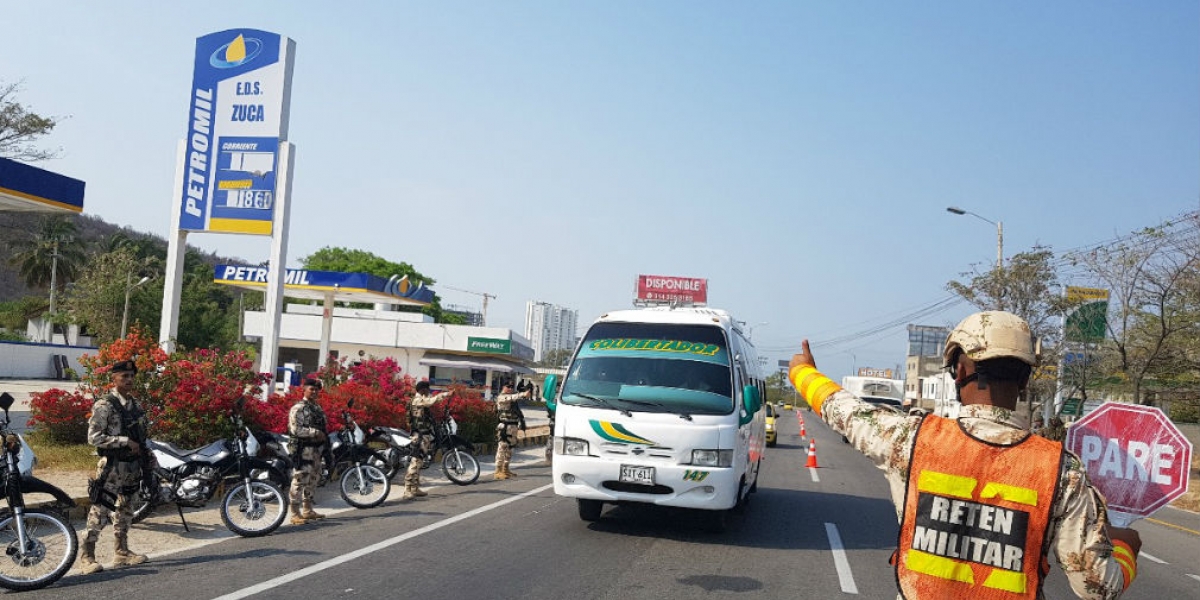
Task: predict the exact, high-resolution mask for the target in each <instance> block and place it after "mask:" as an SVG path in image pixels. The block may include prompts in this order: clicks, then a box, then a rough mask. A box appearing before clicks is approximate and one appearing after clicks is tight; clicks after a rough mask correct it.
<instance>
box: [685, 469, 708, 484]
mask: <svg viewBox="0 0 1200 600" xmlns="http://www.w3.org/2000/svg"><path fill="white" fill-rule="evenodd" d="M707 478H708V471H693V470H691V469H688V470H686V471H684V472H683V480H684V481H695V482H697V483H699V482H701V481H704V480H705V479H707Z"/></svg>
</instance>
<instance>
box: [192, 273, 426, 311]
mask: <svg viewBox="0 0 1200 600" xmlns="http://www.w3.org/2000/svg"><path fill="white" fill-rule="evenodd" d="M213 282H214V283H219V284H222V285H232V286H234V287H239V288H243V289H247V290H253V291H264V290H266V288H267V268H266V267H247V266H242V265H217V266H216V267H214V269H213ZM283 295H284V296H287V297H288V298H303V299H307V300H325V299H327V297H328V296H330V295H332V296H333V298H332V299H333V301H335V302H366V303H377V304H408V305H417V306H425V305H427V304H429V303H431V302H433V290H431V289H429V288H427V287H425V285H424V284H413V283H411V282H409V281H408V278H407V277H402V278H397V277H392V278H391V279H384V278H382V277H378V276H376V275H371V274H369V273H338V272H334V271H308V270H303V269H288V270H287V272H286V273H285V274H284V282H283Z"/></svg>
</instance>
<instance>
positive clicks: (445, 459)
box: [442, 448, 479, 485]
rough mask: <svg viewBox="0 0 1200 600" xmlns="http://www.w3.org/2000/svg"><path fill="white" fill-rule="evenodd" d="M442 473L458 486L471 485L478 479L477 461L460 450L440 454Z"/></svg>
mask: <svg viewBox="0 0 1200 600" xmlns="http://www.w3.org/2000/svg"><path fill="white" fill-rule="evenodd" d="M442 472H443V473H445V474H446V479H449V480H450V481H453V482H454V483H457V484H458V485H471V484H472V483H475V480H477V479H479V461H477V460H475V457H474V456H471V454H470V453H469V452H465V451H463V449H462V448H455V449H453V450H451V451H449V452H443V453H442Z"/></svg>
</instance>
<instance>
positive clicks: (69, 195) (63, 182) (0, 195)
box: [0, 158, 84, 213]
mask: <svg viewBox="0 0 1200 600" xmlns="http://www.w3.org/2000/svg"><path fill="white" fill-rule="evenodd" d="M83 188H84V183H83V182H82V181H80V180H78V179H72V178H70V177H67V176H65V175H59V174H58V173H52V172H50V171H47V170H45V169H39V168H37V167H31V166H29V165H27V164H24V163H19V162H17V161H15V160H11V159H7V158H0V211H25V212H51V213H54V212H67V213H80V212H83Z"/></svg>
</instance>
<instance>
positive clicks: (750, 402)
mask: <svg viewBox="0 0 1200 600" xmlns="http://www.w3.org/2000/svg"><path fill="white" fill-rule="evenodd" d="M742 404H744V405H745V410H744V411H743V412H742V417H741V418H740V419H738V421H739V422H740V423H741V424H742V425H745V424H746V423H749V422H750V421H753V420H754V414H755V413H757V412H758V411H759V410H761V409H762V398H760V397H759V396H758V388H757V387H755V386H752V385H748V386H746V387H743V388H742Z"/></svg>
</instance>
